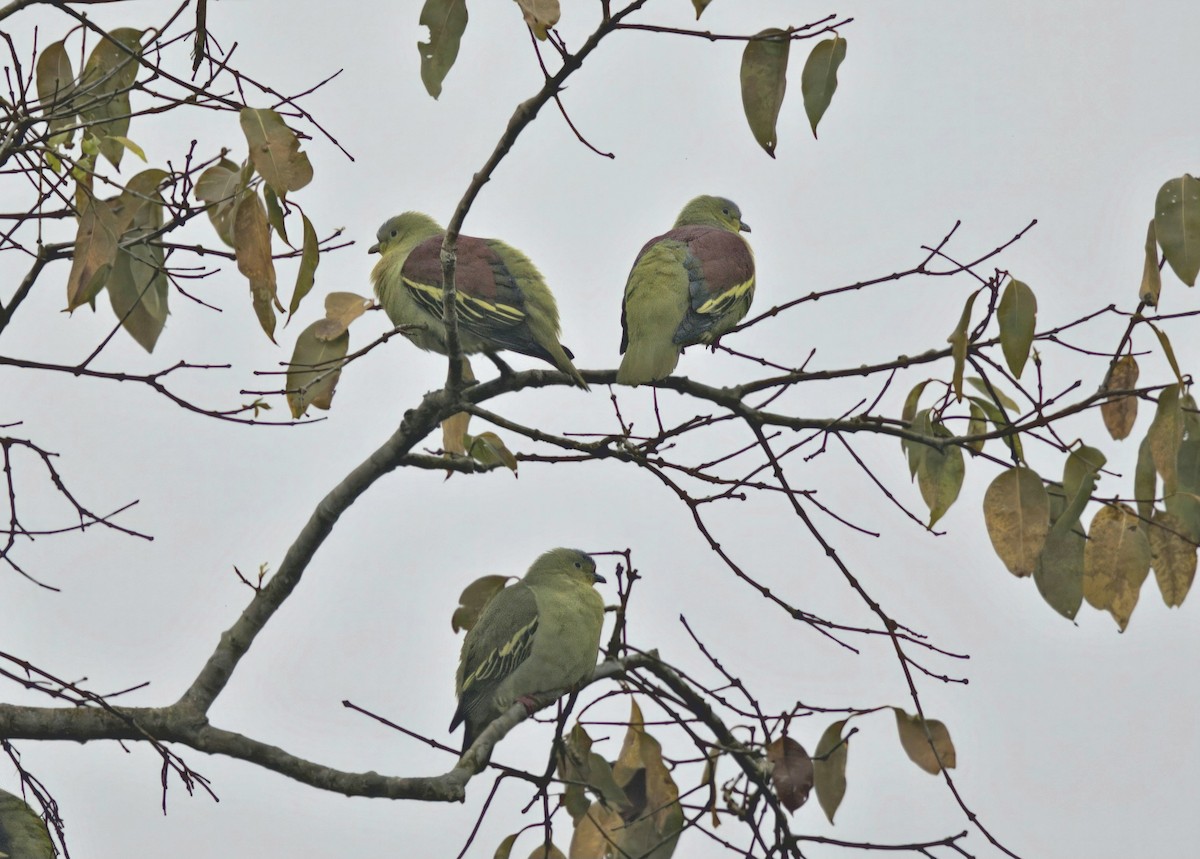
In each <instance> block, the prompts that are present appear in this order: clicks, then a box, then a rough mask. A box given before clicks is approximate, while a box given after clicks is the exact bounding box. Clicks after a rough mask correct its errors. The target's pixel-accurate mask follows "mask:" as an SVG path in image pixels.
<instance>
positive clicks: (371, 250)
mask: <svg viewBox="0 0 1200 859" xmlns="http://www.w3.org/2000/svg"><path fill="white" fill-rule="evenodd" d="M367 253H369V254H377V253H379V242H376V243H375V244H373V245H371V246H370V247H369V248H367Z"/></svg>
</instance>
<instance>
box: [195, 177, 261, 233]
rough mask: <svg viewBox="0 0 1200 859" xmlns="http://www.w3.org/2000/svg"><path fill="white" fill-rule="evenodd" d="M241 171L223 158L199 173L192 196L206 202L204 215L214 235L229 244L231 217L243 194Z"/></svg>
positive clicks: (231, 227)
mask: <svg viewBox="0 0 1200 859" xmlns="http://www.w3.org/2000/svg"><path fill="white" fill-rule="evenodd" d="M244 173H245V171H244V170H242V168H240V167H238V165H236V164H234V163H233V162H232V161H229V160H228V159H226V158H222V159H221V160H220V161H219V162H218V163H216V164H214V165H212V166H211V167H209V168H208V169H206V170H205V171H204V172H203V173H201V174H200V179H199V180H198V181H197V182H196V199H197V200H200V201H201V202H204V203H207V204H208V219H209V220H210V221H211V222H212V225H213V229H215V230H216V231H217V236H218V237H219V238H220V239H221V241H223V242H224V243H225V244H227V245H229V247H233V219H234V215H235V214H236V213H237V207H238V203H240V202H241V201H242V199H243V198H244V197H245V196H246V194H247V189H246V182H245V181H243V178H246V179H248V178H249V177H244Z"/></svg>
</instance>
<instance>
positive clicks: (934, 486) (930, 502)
mask: <svg viewBox="0 0 1200 859" xmlns="http://www.w3.org/2000/svg"><path fill="white" fill-rule="evenodd" d="M923 414H926V415H928V413H927V412H923ZM913 426H914V429H918V431H919V432H922V433H925V434H928V435H932V436H934V437H936V438H953V437H954V434H953V433H952V432H950V430H948V429H946V427H944V426H943V425H942V424H941V423H939V422H933V423H930V422H929V418H928V416H927V417H926V422H925V426H921V425H920V424H914V425H913ZM913 446H914V447H921V448H924V452H923V453H922V454H921V457H920V460H919V462H918V464H917V485H918V486H919V487H920V489H921V497H922V498H923V499H924V500H925V504H926V506H927V507H929V527H930V528H932V527H933V526H934V524H935V523H936V522H937V521H938V520H939V519H941V518H942V516H944V515H945V513H946V511H947V510H949V509H950V505H952V504H953V503H954V502H955V500H956V499H957V498H958V492H959V490H960V489H962V484H963V477H964V476H965V475H966V465H965V464H964V463H963V454H962V449H961V448H960V447H958V446H957V445H948V446H947V447H946V448H945V449H944V450H938V449H937V448H935V447H930V446H929V445H916V444H914V445H913Z"/></svg>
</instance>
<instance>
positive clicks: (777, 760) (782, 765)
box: [767, 737, 814, 811]
mask: <svg viewBox="0 0 1200 859" xmlns="http://www.w3.org/2000/svg"><path fill="white" fill-rule="evenodd" d="M767 762H768V763H769V764H770V765H771V783H772V784H773V785H774V786H775V795H776V796H778V797H779V801H780V802H781V803H783V807H784V808H786V809H787V810H788V811H795V810H796V809H797V808H799V807H800V806H802V805H804V803H806V802H807V801H808V792H809V791H810V790H812V786H813V776H814V772H813V762H812V758H810V757H809V756H808V752H806V751H805V750H804V746H802V745H800V744H799V743H798V742H796V741H795V740H793V739H792V738H791V737H779V738H778V739H776V740H774V741H772V742H771V744H770V745H768V746H767Z"/></svg>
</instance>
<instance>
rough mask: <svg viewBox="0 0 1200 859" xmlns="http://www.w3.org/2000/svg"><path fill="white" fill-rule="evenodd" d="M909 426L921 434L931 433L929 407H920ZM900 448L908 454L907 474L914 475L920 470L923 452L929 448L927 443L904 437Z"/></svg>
mask: <svg viewBox="0 0 1200 859" xmlns="http://www.w3.org/2000/svg"><path fill="white" fill-rule="evenodd" d="M909 428H910V429H911V430H912V431H913V432H916V433H920V434H921V435H933V422H932V420H931V419H930V411H929V409H921V411H919V412H917V414H916V416H915V417H914V418H913V419H912V423H911V424H910V425H909ZM900 449H901V450H903V451H904V453H905V454H906V455H907V456H908V476H909V477H916V476H917V472H918V471H920V470H921V461H922V460H923V459H924V458H925V453H926V452H927V451H928V450H930V447H929V445H927V444H922V443H921V442H919V441H910V440H908V439H906V438H905V439H901V440H900Z"/></svg>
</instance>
